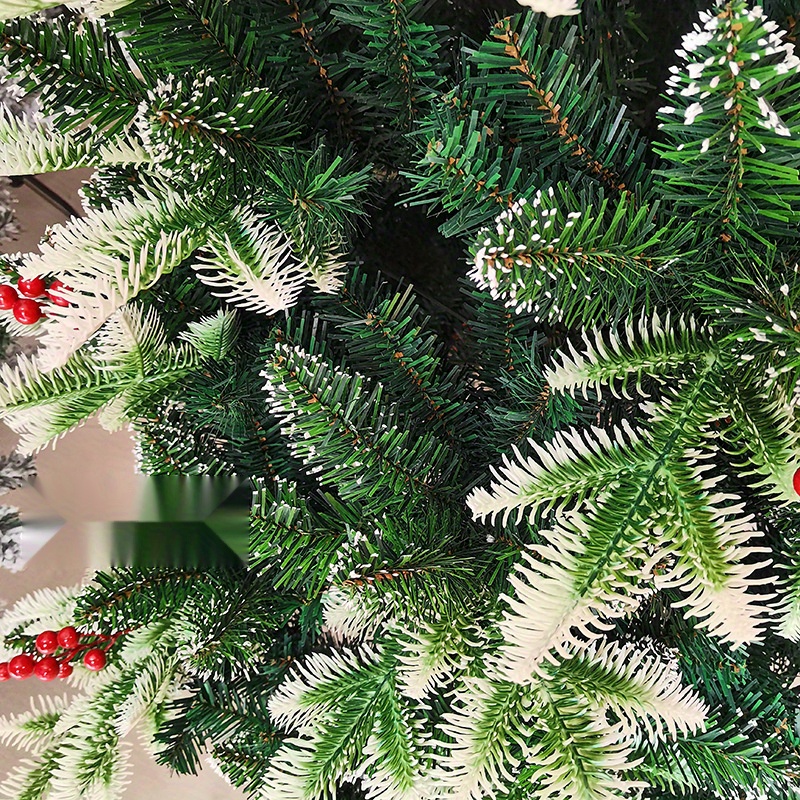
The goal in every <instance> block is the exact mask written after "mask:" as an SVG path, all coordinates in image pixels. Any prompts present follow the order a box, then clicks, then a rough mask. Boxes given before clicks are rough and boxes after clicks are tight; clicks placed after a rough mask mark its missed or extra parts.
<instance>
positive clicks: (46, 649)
mask: <svg viewBox="0 0 800 800" xmlns="http://www.w3.org/2000/svg"><path fill="white" fill-rule="evenodd" d="M36 649H37V650H38V651H39V652H40V653H44V654H45V655H46V656H49V655H52V654H53V653H55V651H56V650H58V637H57V636H56V632H55V631H42V633H40V634H39V635H38V636H37V637H36Z"/></svg>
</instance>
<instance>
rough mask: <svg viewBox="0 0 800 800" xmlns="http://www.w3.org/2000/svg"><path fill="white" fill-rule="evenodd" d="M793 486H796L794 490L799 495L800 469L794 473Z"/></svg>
mask: <svg viewBox="0 0 800 800" xmlns="http://www.w3.org/2000/svg"><path fill="white" fill-rule="evenodd" d="M792 484H793V486H794V490H795V492H796V493H797V494H800V469H796V470H795V471H794V477H793V478H792Z"/></svg>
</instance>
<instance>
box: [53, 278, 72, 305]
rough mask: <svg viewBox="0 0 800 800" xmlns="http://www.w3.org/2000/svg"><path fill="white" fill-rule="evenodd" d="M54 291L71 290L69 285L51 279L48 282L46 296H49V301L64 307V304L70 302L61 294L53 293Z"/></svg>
mask: <svg viewBox="0 0 800 800" xmlns="http://www.w3.org/2000/svg"><path fill="white" fill-rule="evenodd" d="M54 291H61V292H71V291H72V289H70V288H69V286H65V285H64V284H63V283H61V281H53V282H52V283H51V284H50V288H49V289H48V290H47V296H48V297H49V298H50V302H52V303H55V304H56V305H57V306H63V307H65V308H66V306H68V305H69V304H70V302H69V300H67V299H66V298H64V297H62V296H61V295H58V294H53V292H54Z"/></svg>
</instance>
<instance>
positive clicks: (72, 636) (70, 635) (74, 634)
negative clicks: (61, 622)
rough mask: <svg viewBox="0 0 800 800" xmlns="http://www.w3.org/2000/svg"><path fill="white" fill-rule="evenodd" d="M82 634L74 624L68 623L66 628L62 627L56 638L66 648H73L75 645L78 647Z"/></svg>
mask: <svg viewBox="0 0 800 800" xmlns="http://www.w3.org/2000/svg"><path fill="white" fill-rule="evenodd" d="M80 638H81V637H80V635H79V634H78V631H76V630H75V628H73V627H72V625H67V627H66V628H62V629H61V630H60V631H59V632H58V633H57V634H56V639H57V640H58V643H59V644H60V645H61V646H62V647H63V648H64V649H65V650H72V648H73V647H77V646H78V643H79V642H80Z"/></svg>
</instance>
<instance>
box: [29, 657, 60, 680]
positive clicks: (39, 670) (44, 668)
mask: <svg viewBox="0 0 800 800" xmlns="http://www.w3.org/2000/svg"><path fill="white" fill-rule="evenodd" d="M58 672H59V666H58V661H56V660H55V659H54V658H53V656H45V657H44V658H43V659H42V660H41V661H39V662H38V663H37V664H36V665H35V666H34V668H33V674H34V675H36V677H37V678H38V679H39V680H40V681H52V680H55V679H56V678H57V677H58Z"/></svg>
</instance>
